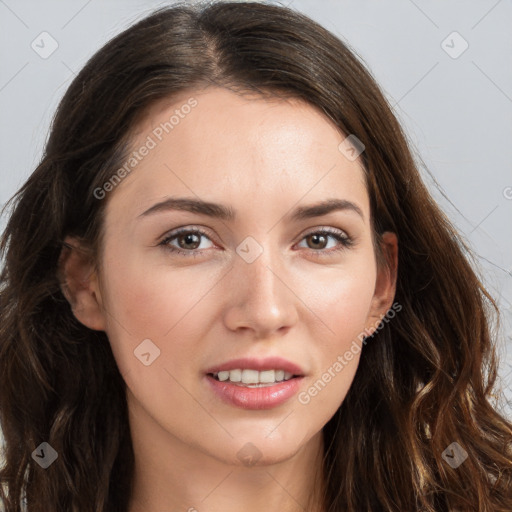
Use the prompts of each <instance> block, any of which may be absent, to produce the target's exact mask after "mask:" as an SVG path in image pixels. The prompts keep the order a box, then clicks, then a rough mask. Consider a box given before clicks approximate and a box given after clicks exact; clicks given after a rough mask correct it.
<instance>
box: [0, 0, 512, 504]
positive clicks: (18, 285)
mask: <svg viewBox="0 0 512 512" xmlns="http://www.w3.org/2000/svg"><path fill="white" fill-rule="evenodd" d="M1 247H2V251H3V255H4V261H5V268H4V270H3V274H2V292H1V311H0V315H1V322H0V324H1V328H0V329H1V335H0V340H1V345H0V374H1V375H2V386H1V391H0V400H1V402H0V403H1V409H0V410H1V422H2V427H3V431H4V436H5V439H6V448H5V459H6V464H5V466H4V468H3V469H2V471H1V473H0V474H1V479H2V482H3V483H4V488H5V490H4V496H3V501H4V503H5V509H6V511H7V512H11V511H18V510H20V508H21V507H22V503H25V504H26V509H27V510H29V511H30V512H35V511H39V510H41V511H42V510H44V511H48V510H65V511H77V512H78V511H80V512H82V511H89V510H90V511H109V512H110V511H123V512H126V511H127V512H139V511H162V510H189V511H192V510H198V511H201V510H221V509H222V510H224V511H226V510H227V511H230V510H235V509H236V510H239V509H241V508H243V509H244V510H249V511H250V510H259V509H261V508H262V507H265V508H266V509H267V510H290V511H295V510H308V511H315V512H316V511H318V512H324V511H353V512H361V511H380V510H383V511H416V510H418V511H419V510H421V511H431V512H433V511H435V512H439V511H453V510H464V511H467V510H479V511H505V510H512V450H511V440H512V425H511V424H510V422H508V421H507V420H506V419H505V418H504V417H502V416H501V415H500V414H499V413H498V412H497V411H496V410H495V409H494V407H493V406H492V404H491V403H490V401H489V400H490V396H491V393H492V390H493V386H494V379H495V376H496V363H495V357H494V345H493V340H492V337H491V320H492V318H491V313H493V312H496V313H497V310H496V305H495V302H494V301H493V299H492V298H491V296H490V295H489V294H488V292H487V291H486V290H485V289H484V287H483V286H482V284H481V283H480V282H479V280H478V278H477V277H476V275H475V273H474V271H473V269H472V268H471V265H470V264H469V262H468V259H467V258H468V256H467V253H468V249H467V248H466V247H465V245H464V243H463V242H462V240H461V239H460V238H459V236H458V234H457V233H456V231H455V230H454V228H453V227H452V225H451V224H450V222H449V221H448V220H447V218H446V217H445V216H444V215H443V214H442V212H441V211H440V209H439V208H438V206H437V205H436V204H435V202H434V201H433V199H432V198H431V196H430V195H429V193H428V191H427V190H426V188H425V186H424V185H423V183H422V181H421V179H420V176H419V173H418V171H417V169H416V167H415V163H414V161H413V158H412V156H411V152H410V149H409V148H408V146H407V143H406V140H405V137H404V135H403V133H402V131H401V128H400V126H399V124H398V123H397V120H396V119H395V117H394V116H393V114H392V112H391V110H390V108H389V106H388V104H387V102H386V101H385V99H384V97H383V95H382V93H381V92H380V90H379V88H378V86H377V85H376V83H375V82H374V80H373V79H372V78H371V76H370V74H369V73H368V71H366V70H365V69H364V67H363V66H362V64H361V63H360V62H359V61H358V60H357V59H356V57H355V56H354V55H353V53H351V51H350V50H349V49H348V48H347V47H346V46H345V45H344V44H343V43H342V42H340V41H339V40H338V39H337V38H336V37H334V36H333V35H332V34H330V33H329V32H327V31H326V30H325V29H323V28H322V27H320V26H318V25H317V24H316V23H314V22H313V21H311V20H310V19H308V18H307V17H305V16H303V15H300V14H298V13H296V12H294V11H291V10H289V9H286V8H283V7H277V6H269V5H261V4H258V3H239V2H233V3H229V2H219V3H215V4H213V5H205V6H186V5H181V6H174V7H168V8H164V9H161V10H158V11H156V12H155V13H153V14H152V15H150V16H149V17H147V18H146V19H144V20H142V21H140V22H139V23H137V24H135V25H134V26H132V27H131V28H129V29H128V30H126V31H125V32H123V33H122V34H120V35H118V36H117V37H115V38H114V39H113V40H112V41H110V42H109V43H108V44H107V45H105V46H104V47H103V48H102V49H101V50H100V51H99V52H98V53H97V54H96V55H94V56H93V57H92V59H91V60H90V61H89V62H88V63H87V65H86V66H85V67H84V69H83V70H82V71H81V72H80V74H79V75H78V76H77V77H76V79H75V80H74V81H73V83H72V84H71V86H70V87H69V89H68V91H67V93H66V94H65V96H64V98H63V99H62V101H61V103H60V105H59V108H58V111H57V114H56V116H55V119H54V122H53V125H52V129H51V133H50V137H49V140H48V143H47V146H46V149H45V153H44V155H43V158H42V161H41V163H40V164H39V166H38V167H37V169H36V170H35V172H34V173H33V174H32V176H31V177H30V178H29V180H28V181H27V183H26V184H25V185H24V186H23V187H22V188H21V190H20V191H19V192H18V194H17V195H16V196H15V199H14V205H13V210H12V213H11V215H10V218H9V222H8V225H7V228H6V230H5V233H4V237H3V239H2V245H1Z"/></svg>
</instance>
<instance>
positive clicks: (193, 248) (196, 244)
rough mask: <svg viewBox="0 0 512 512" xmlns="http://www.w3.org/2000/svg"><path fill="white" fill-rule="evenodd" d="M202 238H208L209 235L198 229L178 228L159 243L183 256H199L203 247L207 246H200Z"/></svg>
mask: <svg viewBox="0 0 512 512" xmlns="http://www.w3.org/2000/svg"><path fill="white" fill-rule="evenodd" d="M203 239H206V240H210V237H209V236H208V235H207V234H206V233H205V232H203V231H201V230H200V229H180V230H178V231H174V232H173V233H171V234H169V236H167V237H166V238H165V239H164V240H162V241H161V242H160V244H159V245H161V246H163V247H164V248H165V249H167V250H168V251H170V252H174V253H177V254H182V255H184V256H199V255H200V254H201V253H203V252H204V250H203V249H207V248H208V247H201V248H200V246H201V243H202V242H203ZM210 241H211V240H210Z"/></svg>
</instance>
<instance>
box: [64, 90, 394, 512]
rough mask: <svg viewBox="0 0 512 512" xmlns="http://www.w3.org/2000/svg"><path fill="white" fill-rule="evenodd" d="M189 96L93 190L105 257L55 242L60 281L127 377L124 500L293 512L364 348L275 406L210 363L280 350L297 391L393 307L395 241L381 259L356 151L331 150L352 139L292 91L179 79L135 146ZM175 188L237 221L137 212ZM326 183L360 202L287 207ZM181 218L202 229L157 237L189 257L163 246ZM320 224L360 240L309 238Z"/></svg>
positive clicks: (328, 193) (311, 482)
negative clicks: (101, 207) (255, 253)
mask: <svg viewBox="0 0 512 512" xmlns="http://www.w3.org/2000/svg"><path fill="white" fill-rule="evenodd" d="M191 97H193V98H195V99H196V100H197V102H198V104H197V106H196V107H195V108H194V109H192V111H191V112H190V113H189V114H188V115H187V116H185V117H184V118H183V119H180V122H179V124H178V125H176V126H175V127H174V129H173V130H172V132H170V133H168V134H166V135H165V136H164V137H163V139H162V141H161V142H159V144H158V145H157V146H156V147H155V148H154V149H152V150H151V151H150V152H149V154H148V155H147V156H146V157H144V159H143V160H142V161H141V162H140V163H139V164H138V165H137V166H136V168H135V169H134V170H133V171H132V172H131V173H130V174H129V175H128V176H127V177H126V178H125V179H124V180H123V182H122V183H121V184H119V185H118V186H117V187H116V189H115V190H113V191H111V192H109V195H108V197H107V198H105V199H103V200H104V201H105V200H106V201H108V204H107V209H106V216H105V227H104V244H103V246H102V253H101V255H100V267H99V268H98V269H96V268H95V267H94V266H92V264H91V262H90V261H88V260H87V259H86V258H85V257H84V256H83V253H82V252H81V251H77V250H74V249H73V250H66V252H64V253H63V258H62V263H61V265H62V271H63V272H64V275H65V281H66V285H65V286H64V287H63V291H64V293H65V294H66V296H67V297H68V300H69V301H70V303H71V304H72V307H73V311H74V314H75V315H76V317H77V319H78V320H79V321H80V322H82V323H83V324H84V325H86V326H88V327H89V328H91V329H96V330H103V331H105V332H106V333H107V335H108V338H109V340H110V343H111V346H112V349H113V353H114V356H115V358H116V361H117V364H118V366H119V369H120V371H121V373H122V374H123V377H124V379H125V381H126V384H127V400H128V407H129V417H130V428H131V432H132V439H133V446H134V453H135V461H136V471H135V483H134V487H133V495H132V499H131V504H130V509H129V510H130V512H139V511H143V510H144V511H154V512H157V511H158V512H160V511H163V510H190V509H196V510H198V511H201V510H208V511H212V512H215V511H223V512H231V511H235V510H237V511H238V510H242V509H243V510H245V511H248V512H251V511H260V510H261V509H262V508H265V510H268V511H276V512H277V511H280V512H282V511H299V510H304V509H303V508H302V507H306V503H307V500H308V498H311V497H312V496H313V494H312V493H313V490H314V489H315V488H316V489H318V488H319V485H320V483H321V481H322V475H321V471H320V469H321V464H320V460H321V459H320V457H321V455H322V442H323V441H322V427H323V426H324V425H325V424H326V423H327V421H328V420H329V419H330V418H331V417H332V416H333V414H334V413H335V411H336V410H337V409H338V407H339V406H340V404H341V403H342V402H343V399H344V397H345V396H346V394H347V391H348V390H349V388H350V385H351V383H352V381H353V378H354V375H355V372H356V369H357V366H358V363H359V358H360V353H358V354H356V355H354V357H353V359H352V360H351V361H348V362H347V364H346V365H345V366H344V367H343V370H342V371H340V372H338V373H337V374H336V376H335V377H334V378H332V381H331V382H330V383H329V384H327V385H326V386H325V387H324V388H323V389H322V390H321V392H319V393H318V394H317V395H316V396H314V397H312V398H311V400H310V402H309V403H307V404H306V405H304V404H301V403H300V402H299V401H298V399H297V396H294V397H292V398H291V399H289V400H288V401H286V402H285V403H284V404H282V405H280V406H278V407H275V408H272V409H268V410H258V411H255V410H243V409H240V408H238V407H234V406H232V405H229V404H226V403H225V402H223V401H221V400H220V399H219V398H217V396H216V395H214V394H213V392H212V391H211V390H210V388H209V386H208V385H207V384H208V383H207V382H206V381H205V375H204V374H205V371H206V369H208V368H209V367H211V366H212V365H214V364H218V363H222V362H225V361H228V360H230V359H233V358H238V357H257V358H263V357H266V356H269V355H272V356H273V355H277V356H281V357H284V358H286V359H289V360H291V361H292V362H295V363H297V364H298V365H300V366H301V367H302V369H303V370H304V373H305V377H304V378H303V381H302V383H301V388H300V391H301V392H302V391H307V390H308V388H310V387H311V386H312V385H313V383H314V382H315V381H317V380H318V379H319V378H320V377H321V375H322V374H323V373H324V372H325V371H326V370H327V369H328V368H329V367H332V366H333V363H335V361H337V358H338V356H340V355H343V354H344V353H345V352H346V351H347V350H349V349H350V347H351V345H352V344H353V342H354V340H356V341H357V340H358V336H359V335H360V334H361V333H363V332H366V334H370V333H371V332H373V330H374V329H375V327H376V326H377V325H378V324H379V320H380V319H381V318H382V316H383V315H384V314H385V313H386V311H387V310H388V309H389V308H390V307H391V305H392V303H393V298H394V294H395V285H396V267H397V251H398V248H397V238H396V236H395V235H394V234H393V233H385V234H384V237H383V243H382V249H383V251H384V254H385V257H386V258H387V260H388V263H389V268H385V267H383V268H378V265H377V263H376V255H375V252H374V248H373V245H372V239H371V226H370V218H369V214H370V211H369V197H368V193H367V191H366V187H365V184H364V179H363V169H362V167H361V162H360V160H359V159H357V160H355V161H350V160H349V159H347V158H346V157H345V156H344V155H343V154H342V152H340V151H339V149H338V145H339V144H340V142H341V141H342V140H343V139H344V138H345V136H344V135H343V134H342V133H341V132H340V131H339V130H338V129H337V128H336V126H335V125H334V124H332V122H330V121H329V120H328V119H327V118H326V117H325V116H324V115H323V114H322V113H321V112H319V111H318V110H316V109H315V108H314V107H312V106H311V105H309V104H306V103H303V102H301V101H299V100H284V99H272V100H269V99H262V98H260V97H249V96H247V95H245V96H242V95H239V94H235V93H234V92H232V91H229V90H226V89H221V88H206V89H203V90H194V91H188V92H187V94H182V95H181V96H180V97H175V98H174V99H173V101H172V103H169V101H167V102H160V103H159V104H157V105H155V106H154V107H153V108H152V109H151V110H150V111H149V113H148V115H147V116H146V117H145V119H144V120H143V121H141V122H140V123H139V125H138V127H137V132H136V137H135V140H134V143H133V148H134V149H136V148H139V147H140V146H141V145H142V144H143V143H144V141H145V140H146V138H147V136H148V135H150V134H151V133H152V130H153V129H154V128H155V127H157V126H159V124H160V123H162V122H165V121H166V120H168V119H169V117H170V116H171V115H172V113H173V112H174V110H175V109H176V108H179V107H180V105H183V104H184V103H186V102H187V100H188V99H189V98H191ZM170 196H173V197H188V198H194V199H198V198H200V199H202V200H205V201H211V202H215V203H221V204H223V205H226V206H230V207H231V208H233V209H234V210H235V211H236V220H234V221H231V220H220V219H215V218H210V217H207V216H205V215H202V214H197V213H190V212H185V211H176V210H169V211H161V212H159V213H155V214H153V215H147V216H143V217H140V215H141V213H142V212H144V211H146V210H147V209H148V208H150V207H151V206H152V205H154V204H155V203H158V202H160V201H162V200H163V199H166V198H168V197H170ZM327 198H338V199H345V200H348V201H351V202H353V203H355V204H356V205H358V207H359V208H360V209H361V211H362V214H363V217H361V216H359V215H358V214H357V213H356V212H354V211H352V210H342V211H334V212H331V213H328V214H327V215H324V216H321V217H316V218H310V219H305V220H301V221H292V220H290V214H291V212H292V211H293V210H294V209H295V208H296V207H297V206H303V205H310V204H313V203H316V202H319V201H323V200H325V199H327ZM179 227H190V228H191V229H192V228H194V227H201V228H203V229H204V230H205V231H206V232H207V236H206V237H205V236H202V237H200V238H199V239H197V240H196V239H194V240H192V242H191V241H190V239H188V241H187V239H184V237H181V239H180V238H174V241H171V242H168V244H169V245H171V246H173V247H176V248H181V249H182V250H184V251H187V250H188V251H189V252H194V251H195V252H196V254H198V257H197V258H193V257H190V256H182V255H179V254H175V253H172V252H170V251H169V250H166V248H165V247H164V246H159V245H158V244H159V242H160V241H161V240H162V239H164V238H165V235H168V234H170V233H171V232H172V231H173V230H175V229H176V228H179ZM329 227H330V228H332V229H334V230H337V231H338V232H340V233H341V235H345V236H349V237H350V238H351V239H352V240H353V241H354V244H353V246H351V247H348V248H345V247H343V246H342V245H341V243H340V242H338V241H337V240H336V239H335V238H332V237H330V236H329V237H327V238H325V239H320V241H318V240H317V241H315V240H312V238H311V237H308V236H307V235H310V234H313V233H317V232H318V230H320V229H322V228H329ZM248 236H251V237H253V238H254V239H255V240H256V241H257V242H258V244H259V245H260V246H261V248H262V249H263V252H262V253H261V254H260V256H259V257H258V258H257V259H256V260H255V261H253V262H252V263H248V262H247V261H245V260H244V259H243V258H242V257H240V256H239V255H238V254H237V252H236V248H237V247H238V246H239V245H240V244H241V242H242V241H243V240H244V239H245V238H246V237H248ZM180 240H181V244H182V245H181V246H180ZM194 241H195V242H197V243H195V245H194ZM67 242H68V243H70V244H73V245H74V246H77V244H78V242H77V241H76V240H73V239H72V238H68V239H67ZM199 242H200V245H199ZM187 244H188V245H187ZM183 247H185V248H183ZM337 247H341V250H340V251H337V252H332V249H334V248H337ZM329 251H330V252H329ZM148 338H149V339H151V340H152V342H153V343H154V344H155V345H156V346H157V347H158V348H159V349H160V356H159V357H158V358H156V359H155V360H154V362H153V363H151V364H150V365H149V366H145V365H143V364H142V363H141V362H140V360H139V359H138V358H137V357H135V356H134V350H135V349H136V347H137V346H138V345H139V344H140V343H141V341H142V340H144V339H148ZM360 339H361V338H359V340H360ZM357 343H358V345H357V346H360V345H361V343H360V341H357ZM352 346H353V347H354V345H352ZM363 350H364V348H363ZM247 443H252V445H254V446H255V447H256V448H257V450H258V452H259V454H260V455H259V456H260V458H259V459H258V460H257V462H256V463H255V464H254V465H252V466H247V465H245V464H244V463H243V461H241V460H240V459H239V457H237V453H238V451H239V450H240V449H241V448H242V447H244V446H245V445H246V444H247ZM316 507H317V508H316V509H317V510H320V509H321V507H320V505H319V504H318V503H316Z"/></svg>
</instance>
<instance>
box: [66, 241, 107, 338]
mask: <svg viewBox="0 0 512 512" xmlns="http://www.w3.org/2000/svg"><path fill="white" fill-rule="evenodd" d="M57 276H58V278H59V282H60V288H61V291H62V293H63V294H64V296H65V297H66V299H67V301H68V302H69V303H70V305H71V309H72V311H73V314H74V315H75V317H76V319H77V320H78V321H79V322H80V323H82V324H83V325H85V326H86V327H89V328H90V329H94V330H96V331H104V330H105V315H104V312H103V306H102V303H101V294H100V291H99V286H98V279H97V273H96V271H95V269H94V266H93V263H92V258H91V254H90V252H89V251H88V250H87V249H86V248H85V247H84V246H83V244H81V243H80V241H79V240H78V239H76V238H73V237H66V239H65V240H64V243H63V246H62V250H61V253H60V257H59V263H58V271H57Z"/></svg>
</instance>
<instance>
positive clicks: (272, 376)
mask: <svg viewBox="0 0 512 512" xmlns="http://www.w3.org/2000/svg"><path fill="white" fill-rule="evenodd" d="M207 375H208V376H210V377H211V378H213V379H215V380H217V381H219V382H230V383H232V384H236V385H237V386H242V387H248V388H265V387H270V386H274V385H275V384H277V383H279V382H286V381H289V380H290V379H294V378H297V377H302V375H294V374H293V373H291V372H288V371H286V370H283V369H275V370H263V371H258V370H252V369H248V368H245V369H242V368H236V369H233V370H224V371H219V372H213V373H208V374H207Z"/></svg>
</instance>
